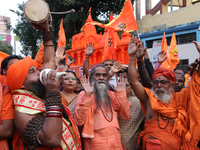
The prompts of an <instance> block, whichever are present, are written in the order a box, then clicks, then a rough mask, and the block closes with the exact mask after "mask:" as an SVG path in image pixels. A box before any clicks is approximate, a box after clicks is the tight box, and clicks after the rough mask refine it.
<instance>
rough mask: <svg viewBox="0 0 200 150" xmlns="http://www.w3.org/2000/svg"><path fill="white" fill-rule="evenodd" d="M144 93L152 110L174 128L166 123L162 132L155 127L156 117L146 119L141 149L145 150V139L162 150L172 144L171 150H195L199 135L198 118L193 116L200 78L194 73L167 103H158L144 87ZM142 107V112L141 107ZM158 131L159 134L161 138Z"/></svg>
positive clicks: (194, 114)
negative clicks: (154, 139) (183, 87)
mask: <svg viewBox="0 0 200 150" xmlns="http://www.w3.org/2000/svg"><path fill="white" fill-rule="evenodd" d="M145 91H146V93H147V95H148V96H149V99H150V103H151V107H152V109H153V110H155V111H156V112H157V113H159V114H162V115H163V116H166V117H168V118H172V119H173V121H174V125H172V126H171V125H170V124H171V122H169V124H168V126H169V128H170V129H167V131H166V129H164V130H162V129H160V128H159V127H158V126H157V125H156V124H158V118H157V117H155V118H153V119H152V120H151V121H147V120H146V121H145V127H146V128H145V130H144V131H143V132H142V133H141V137H143V144H144V145H143V149H145V143H146V142H147V139H148V138H149V136H153V137H155V138H157V139H159V140H160V142H161V147H162V149H166V150H167V149H172V148H170V146H173V145H174V144H175V145H174V146H173V148H174V149H180V148H181V147H182V148H183V149H185V150H186V149H194V148H196V149H197V147H196V144H197V143H198V141H199V135H200V132H199V131H200V129H199V128H200V121H199V119H198V118H199V115H197V114H200V109H199V106H200V101H199V100H200V94H199V93H200V92H199V91H200V78H199V76H198V74H197V72H194V74H193V77H192V78H191V81H190V83H189V85H188V86H187V88H185V89H182V90H181V91H180V92H176V93H173V96H172V99H171V100H170V104H165V103H162V102H161V101H159V100H158V99H157V98H156V97H155V96H154V93H152V92H151V91H150V90H149V89H147V88H145ZM142 108H143V111H144V113H145V109H144V106H143V105H142ZM161 120H162V119H161ZM160 123H161V124H162V121H160ZM164 124H166V122H165V123H163V125H164ZM192 125H193V126H192ZM167 128H168V127H167ZM160 130H162V131H163V135H162V134H161V133H162V132H161V131H160ZM157 131H159V132H157ZM195 131H196V132H195ZM192 132H193V133H192ZM158 133H159V134H158ZM195 136H196V137H195ZM174 138H176V139H177V140H178V141H180V138H182V140H181V143H178V142H177V140H175V139H174ZM172 139H173V140H172ZM163 145H165V146H163ZM192 146H193V147H192Z"/></svg>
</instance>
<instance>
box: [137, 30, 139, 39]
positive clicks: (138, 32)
mask: <svg viewBox="0 0 200 150" xmlns="http://www.w3.org/2000/svg"><path fill="white" fill-rule="evenodd" d="M137 36H138V39H139V41H140V35H139V32H138V30H137Z"/></svg>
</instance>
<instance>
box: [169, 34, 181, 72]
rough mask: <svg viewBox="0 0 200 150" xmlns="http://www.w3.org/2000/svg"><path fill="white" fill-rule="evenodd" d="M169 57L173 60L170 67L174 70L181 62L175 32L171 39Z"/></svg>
mask: <svg viewBox="0 0 200 150" xmlns="http://www.w3.org/2000/svg"><path fill="white" fill-rule="evenodd" d="M169 57H170V60H171V65H170V69H172V70H174V69H175V68H176V66H177V64H178V63H179V62H180V61H179V58H178V50H177V44H176V36H175V33H173V35H172V39H171V43H170V47H169Z"/></svg>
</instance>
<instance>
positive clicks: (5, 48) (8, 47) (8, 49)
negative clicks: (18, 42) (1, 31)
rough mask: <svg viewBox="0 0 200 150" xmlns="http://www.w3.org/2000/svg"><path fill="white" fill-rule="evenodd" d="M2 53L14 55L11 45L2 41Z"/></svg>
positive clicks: (0, 44)
mask: <svg viewBox="0 0 200 150" xmlns="http://www.w3.org/2000/svg"><path fill="white" fill-rule="evenodd" d="M0 51H1V52H4V53H6V54H8V55H12V51H13V48H12V46H11V45H10V44H3V42H1V41H0Z"/></svg>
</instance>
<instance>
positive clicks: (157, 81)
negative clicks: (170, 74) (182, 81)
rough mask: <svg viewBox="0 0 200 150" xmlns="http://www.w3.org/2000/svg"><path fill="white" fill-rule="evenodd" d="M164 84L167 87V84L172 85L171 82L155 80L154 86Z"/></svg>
mask: <svg viewBox="0 0 200 150" xmlns="http://www.w3.org/2000/svg"><path fill="white" fill-rule="evenodd" d="M159 83H160V84H162V85H166V84H167V83H170V81H166V80H153V84H154V85H158V84H159Z"/></svg>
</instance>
